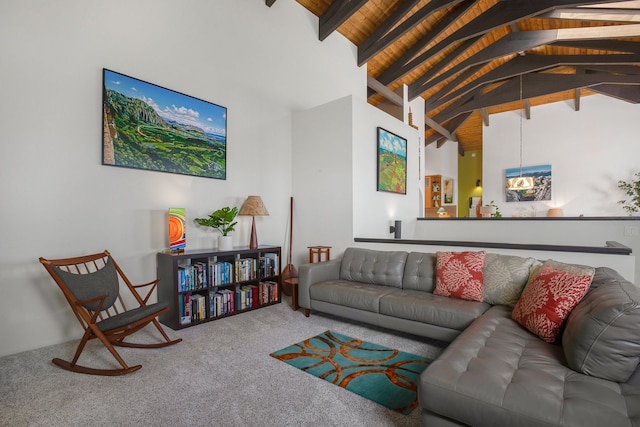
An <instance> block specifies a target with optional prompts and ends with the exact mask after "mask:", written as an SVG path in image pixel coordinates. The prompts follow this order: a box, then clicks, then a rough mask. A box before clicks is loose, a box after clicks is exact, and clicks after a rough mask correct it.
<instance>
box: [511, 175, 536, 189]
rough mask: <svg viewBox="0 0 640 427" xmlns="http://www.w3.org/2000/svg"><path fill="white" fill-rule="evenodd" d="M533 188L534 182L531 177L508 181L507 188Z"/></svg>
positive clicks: (520, 177)
mask: <svg viewBox="0 0 640 427" xmlns="http://www.w3.org/2000/svg"><path fill="white" fill-rule="evenodd" d="M533 187H534V182H533V177H531V176H519V177H517V178H509V179H508V180H507V188H508V189H509V190H529V189H531V188H533Z"/></svg>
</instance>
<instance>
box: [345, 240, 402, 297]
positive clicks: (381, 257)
mask: <svg viewBox="0 0 640 427" xmlns="http://www.w3.org/2000/svg"><path fill="white" fill-rule="evenodd" d="M406 261H407V252H401V251H396V252H394V251H375V250H371V249H362V248H348V249H347V250H345V251H344V255H343V256H342V262H341V263H340V279H341V280H350V281H352V282H360V283H366V284H370V285H383V286H393V287H396V288H401V287H402V274H403V272H404V265H405V263H406Z"/></svg>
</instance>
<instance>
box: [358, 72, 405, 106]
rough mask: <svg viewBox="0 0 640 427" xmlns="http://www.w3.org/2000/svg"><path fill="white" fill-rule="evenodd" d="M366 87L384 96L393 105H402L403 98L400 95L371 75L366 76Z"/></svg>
mask: <svg viewBox="0 0 640 427" xmlns="http://www.w3.org/2000/svg"><path fill="white" fill-rule="evenodd" d="M367 87H368V88H369V89H373V90H374V91H375V92H376V93H379V94H380V95H382V96H384V97H385V98H386V99H387V100H389V101H391V102H392V103H393V104H395V105H398V106H400V107H402V106H403V105H404V100H403V99H402V97H401V96H400V95H398V94H397V93H395V92H394V91H392V90H391V89H389V88H388V87H386V86H385V85H383V84H382V83H380V82H379V81H377V80H376V79H374V78H373V77H371V76H367Z"/></svg>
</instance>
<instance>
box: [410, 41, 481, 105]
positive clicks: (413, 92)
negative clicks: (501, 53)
mask: <svg viewBox="0 0 640 427" xmlns="http://www.w3.org/2000/svg"><path fill="white" fill-rule="evenodd" d="M480 38H481V37H480V36H478V37H474V38H471V39H469V40H465V41H464V42H462V43H460V44H459V45H458V46H457V47H456V48H455V49H454V50H453V51H452V52H451V53H450V54H449V56H448V57H447V60H446V61H440V62H438V63H437V64H436V65H434V66H433V67H432V68H431V69H430V70H428V71H427V72H425V73H424V74H423V75H421V76H420V77H418V79H417V80H414V81H413V82H412V83H411V84H410V85H409V93H408V97H409V100H413V99H415V98H416V97H418V96H419V95H420V93H419V92H418V91H417V88H418V87H420V86H421V85H422V82H424V81H427V80H430V79H432V78H433V77H434V76H437V75H438V74H440V73H441V72H442V70H444V69H445V68H446V67H448V66H449V65H450V64H451V61H454V60H455V58H458V57H459V56H460V55H462V54H463V53H464V52H465V51H466V50H467V49H469V48H470V47H471V46H473V45H474V44H475V43H476V42H477V41H478V40H480ZM412 87H413V89H412Z"/></svg>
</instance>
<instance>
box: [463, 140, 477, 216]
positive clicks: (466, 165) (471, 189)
mask: <svg viewBox="0 0 640 427" xmlns="http://www.w3.org/2000/svg"><path fill="white" fill-rule="evenodd" d="M478 180H481V181H480V183H481V184H482V150H476V151H468V152H466V153H465V154H464V156H460V155H458V216H459V217H465V216H475V212H474V213H473V215H469V197H482V186H480V187H476V182H477V181H478Z"/></svg>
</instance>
